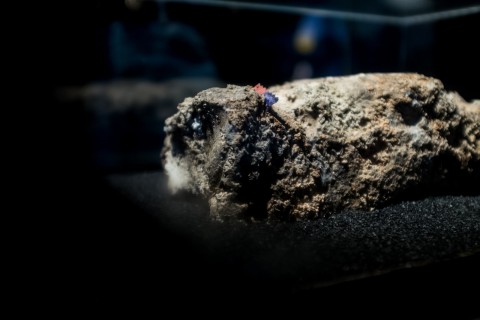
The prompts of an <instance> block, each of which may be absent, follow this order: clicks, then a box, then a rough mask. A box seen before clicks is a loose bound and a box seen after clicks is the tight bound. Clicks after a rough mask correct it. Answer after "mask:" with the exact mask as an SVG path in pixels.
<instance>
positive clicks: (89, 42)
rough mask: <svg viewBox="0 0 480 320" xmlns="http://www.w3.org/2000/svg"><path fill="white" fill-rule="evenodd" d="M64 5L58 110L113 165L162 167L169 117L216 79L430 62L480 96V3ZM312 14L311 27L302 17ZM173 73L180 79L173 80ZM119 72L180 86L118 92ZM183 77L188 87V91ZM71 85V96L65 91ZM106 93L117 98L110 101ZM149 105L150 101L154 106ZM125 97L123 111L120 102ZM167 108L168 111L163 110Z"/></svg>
mask: <svg viewBox="0 0 480 320" xmlns="http://www.w3.org/2000/svg"><path fill="white" fill-rule="evenodd" d="M127 2H128V1H127ZM130 2H132V1H130ZM267 3H274V4H277V3H280V4H284V5H292V6H295V5H297V6H311V7H313V8H315V7H320V8H331V9H335V10H346V11H351V12H364V13H374V14H385V15H391V16H409V15H413V14H420V13H428V12H434V11H438V10H445V9H452V8H459V7H464V6H467V5H473V4H475V1H461V2H458V1H456V2H454V3H453V2H451V1H418V2H412V3H411V4H410V7H409V6H406V5H400V4H401V3H403V2H401V1H395V0H385V1H380V0H377V1H367V2H355V1H346V0H345V1H335V2H329V1H301V2H295V4H293V3H289V2H288V1H283V2H275V1H267ZM399 3H400V4H399ZM407 3H409V2H407ZM52 10H54V12H55V16H54V17H53V21H55V23H53V24H52V27H50V28H51V29H49V30H48V31H47V32H46V37H45V39H46V41H42V43H41V44H40V45H39V46H38V50H40V51H43V52H45V53H46V56H45V58H46V59H45V60H40V61H39V62H38V63H40V64H42V65H43V66H44V67H45V68H46V70H45V73H41V74H47V77H48V79H49V80H50V81H51V85H52V86H53V89H54V95H55V99H56V101H57V103H58V105H57V107H58V109H57V110H56V111H55V112H54V114H53V115H54V116H56V117H59V121H61V122H62V125H65V126H67V127H68V128H70V130H68V131H69V133H71V134H74V135H75V134H77V133H79V134H80V135H79V136H75V138H78V139H80V140H81V141H79V142H78V143H79V144H78V145H77V147H83V148H87V149H86V150H83V151H82V152H79V154H78V155H79V156H80V157H82V156H87V155H88V156H87V159H83V160H84V161H85V163H84V164H86V165H88V166H92V167H93V168H94V169H95V170H97V169H98V170H100V171H102V172H121V171H137V170H155V169H160V168H161V166H160V163H159V161H158V156H157V155H158V152H159V150H160V149H161V144H162V142H163V138H164V136H163V130H162V126H163V125H162V124H163V120H164V118H165V117H166V116H168V114H172V113H174V112H175V106H176V104H177V103H178V102H180V101H182V100H183V99H184V98H185V97H186V96H191V95H194V94H195V93H196V92H198V91H200V90H201V89H206V88H208V87H209V86H215V85H216V86H224V85H226V84H227V83H232V84H238V85H247V84H250V85H255V84H256V83H259V82H260V83H262V84H264V85H265V86H269V85H274V84H281V83H283V82H285V81H290V80H293V79H295V78H299V77H300V78H304V77H321V76H329V75H348V74H355V73H360V72H418V73H423V74H425V75H428V76H432V77H436V78H438V79H440V80H441V81H442V82H443V83H444V85H445V87H446V88H447V89H448V90H452V91H457V92H459V93H460V94H461V95H462V96H463V97H464V98H465V99H466V100H471V99H475V98H478V89H477V83H476V81H472V80H471V77H472V75H475V74H477V73H478V72H480V63H479V61H478V52H477V51H476V50H475V49H474V48H473V46H472V43H473V42H474V41H475V40H474V39H475V32H476V30H478V29H479V24H480V22H479V21H480V15H479V14H478V13H477V14H474V15H469V16H464V17H457V18H454V19H449V20H441V21H437V22H428V23H421V24H416V25H411V26H408V27H401V26H395V25H387V24H382V23H373V22H368V21H365V22H360V21H349V20H342V19H332V18H321V17H320V18H319V17H313V18H312V17H310V18H308V17H306V16H301V15H297V14H285V13H277V12H272V11H258V10H246V9H231V8H224V7H212V6H202V5H191V4H181V3H167V4H159V3H156V2H151V1H144V2H140V4H139V5H138V7H135V6H127V5H125V3H124V1H114V0H103V1H101V0H98V1H85V2H69V3H68V4H61V5H58V6H54V7H52ZM306 20H308V21H306ZM302 25H309V26H310V28H308V27H307V28H303V29H302ZM302 30H304V33H307V34H308V31H310V32H311V33H310V35H311V36H310V39H312V41H314V43H315V47H314V48H313V49H311V50H307V51H304V52H302V51H301V50H299V49H298V48H297V47H296V46H295V39H296V36H297V35H298V34H301V33H302ZM305 30H306V31H305ZM312 30H314V31H313V33H312ZM32 57H33V58H34V57H35V56H32ZM40 57H43V55H42V54H40ZM172 79H176V80H179V82H180V83H179V82H176V83H169V80H172ZM195 79H197V80H195ZM205 79H208V81H205ZM43 81H45V80H43ZM119 81H130V82H129V84H128V85H130V86H131V87H133V89H134V87H135V82H143V83H144V82H148V83H153V84H154V85H158V86H162V88H164V90H165V91H167V92H170V99H169V100H168V101H161V102H158V101H157V102H156V103H155V102H154V101H152V100H148V98H146V100H147V101H143V102H138V103H136V104H135V103H130V104H128V102H125V100H127V99H125V98H124V99H117V101H113V102H112V101H110V100H108V99H109V98H108V96H109V93H107V91H108V90H107V89H106V87H107V88H113V87H114V86H115V84H116V83H118V82H119ZM182 81H183V82H188V83H182ZM195 81H196V82H195ZM194 83H196V86H194V85H192V84H194ZM204 83H205V84H204ZM202 84H204V85H203V86H202ZM100 85H103V86H104V87H102V88H98V86H100ZM92 87H93V88H96V91H95V92H97V95H96V96H94V97H93V98H92V97H91V96H88V92H89V91H88V89H89V88H90V89H91V88H92ZM66 88H67V89H70V90H72V88H74V89H77V91H76V92H77V93H78V94H77V96H75V95H72V94H70V95H68V94H65V91H66V90H65V89H66ZM178 88H184V89H185V90H183V91H181V92H176V91H178ZM133 89H131V88H128V89H127V88H126V87H125V86H124V87H122V88H118V89H115V88H113V89H112V90H113V91H115V90H117V91H120V92H127V91H129V90H130V91H131V92H132V94H131V96H132V97H133V98H132V99H133V100H135V99H136V100H139V99H141V98H139V95H141V94H140V93H138V92H135V90H133ZM176 89H177V90H176ZM112 90H111V91H110V92H113V91H112ZM151 91H155V89H153V88H152V90H151ZM59 92H60V94H59ZM102 92H103V93H102ZM62 93H63V95H62ZM82 94H83V95H82ZM162 94H163V95H165V94H164V93H162ZM59 95H60V96H61V97H65V96H67V97H68V98H67V99H63V100H61V101H58V96H59ZM152 95H153V96H155V92H153V93H152ZM157 96H158V94H157ZM127 97H128V96H127ZM102 99H103V100H102ZM152 99H153V100H154V98H152ZM99 100H100V101H99ZM118 100H120V101H118ZM144 100H145V99H144ZM102 101H103V102H102ZM105 101H107V102H105ZM102 103H103V104H105V103H110V105H111V106H110V107H105V106H103V107H102ZM142 104H143V105H142ZM139 105H140V106H139ZM145 105H148V106H149V107H148V108H143V109H142V108H141V107H142V106H145ZM122 108H123V110H124V112H123V113H119V112H115V110H118V109H122ZM72 110H73V113H72ZM105 110H108V111H105ZM112 110H113V112H112ZM159 110H160V111H159ZM62 112H67V113H68V114H66V117H62V116H60V114H62ZM76 112H78V113H79V114H76ZM155 112H157V113H158V112H163V115H161V116H159V117H158V118H157V119H155V117H152V113H155ZM72 117H73V119H72ZM75 125H78V126H79V127H77V128H75ZM73 128H75V129H73ZM77 147H76V148H77ZM79 150H80V149H79ZM139 154H142V156H138V155H139ZM136 158H138V159H136Z"/></svg>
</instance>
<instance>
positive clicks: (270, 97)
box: [263, 91, 278, 108]
mask: <svg viewBox="0 0 480 320" xmlns="http://www.w3.org/2000/svg"><path fill="white" fill-rule="evenodd" d="M263 96H264V97H265V106H266V107H267V108H269V107H271V106H273V104H274V103H276V102H277V101H278V97H276V96H275V95H274V94H273V93H271V92H269V91H267V92H265V93H264V94H263Z"/></svg>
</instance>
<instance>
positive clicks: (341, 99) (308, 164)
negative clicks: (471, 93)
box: [162, 74, 480, 219]
mask: <svg viewBox="0 0 480 320" xmlns="http://www.w3.org/2000/svg"><path fill="white" fill-rule="evenodd" d="M270 91H271V92H273V93H274V94H275V95H276V96H278V97H279V101H278V103H276V104H275V105H274V106H273V108H272V110H271V112H264V101H263V100H262V99H263V98H262V97H261V96H260V95H259V94H257V93H256V92H254V91H253V90H252V87H249V86H247V87H239V86H232V85H229V86H227V88H212V89H208V90H205V91H202V92H200V93H199V94H197V96H195V97H194V98H187V99H185V101H184V102H183V103H181V104H180V105H179V107H178V109H179V110H178V112H177V113H176V114H175V115H174V116H172V117H170V118H169V119H167V120H166V125H165V131H166V134H167V137H166V140H165V146H164V149H163V151H162V157H163V163H164V167H165V169H166V171H167V173H168V175H169V179H170V180H169V182H170V187H171V189H172V191H174V192H175V191H177V190H188V191H190V192H194V193H200V194H201V195H203V196H205V197H206V198H207V199H208V201H209V205H210V212H211V214H212V215H213V216H214V217H218V218H226V217H228V216H235V217H242V218H254V219H265V218H279V219H294V218H312V219H313V218H318V217H325V216H328V215H330V214H332V213H334V212H338V211H340V210H342V209H346V208H349V209H361V210H372V209H375V208H379V207H382V206H384V205H386V204H388V203H391V202H393V201H398V200H401V199H407V198H412V197H421V196H427V195H431V194H438V193H452V192H466V191H469V192H476V191H478V188H479V187H478V186H477V185H476V184H475V181H477V182H478V181H479V179H480V103H478V101H476V102H474V103H471V104H469V103H466V102H465V101H464V100H463V99H462V98H461V97H460V96H459V95H457V94H456V93H450V92H447V91H445V90H444V88H443V85H442V83H441V82H440V81H439V80H436V79H433V78H428V77H425V76H422V75H418V74H359V75H355V76H349V77H332V78H320V79H314V80H303V81H296V82H292V83H287V84H284V85H282V86H276V87H272V88H270ZM477 184H478V183H477Z"/></svg>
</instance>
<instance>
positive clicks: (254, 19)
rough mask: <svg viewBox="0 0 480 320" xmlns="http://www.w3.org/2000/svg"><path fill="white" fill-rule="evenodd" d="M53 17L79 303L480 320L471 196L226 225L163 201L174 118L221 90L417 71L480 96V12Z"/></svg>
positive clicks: (396, 9) (158, 7)
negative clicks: (192, 100)
mask: <svg viewBox="0 0 480 320" xmlns="http://www.w3.org/2000/svg"><path fill="white" fill-rule="evenodd" d="M58 8H59V9H58V11H57V12H58V14H56V17H55V18H56V22H57V25H58V29H56V30H55V31H54V32H52V34H50V36H51V38H52V40H53V41H52V45H51V49H53V50H51V55H50V59H51V61H52V67H51V68H50V70H49V72H50V75H49V76H50V77H51V79H53V80H52V88H53V97H54V99H53V105H54V106H55V108H54V110H55V112H56V113H57V115H59V116H58V118H57V117H56V118H55V121H56V125H57V126H59V128H61V130H62V131H61V133H59V134H60V135H62V136H67V137H69V138H68V143H66V144H64V143H59V145H58V148H56V150H57V151H56V153H55V154H57V155H61V156H59V157H65V159H66V160H67V162H68V165H66V164H63V165H60V166H61V168H62V174H60V175H61V181H62V182H63V183H65V186H68V187H69V189H68V191H66V190H62V192H63V193H68V196H67V197H64V198H62V199H63V201H64V204H65V207H66V208H69V209H67V212H66V214H69V213H70V214H73V215H74V216H75V217H78V219H80V220H82V221H83V222H84V224H82V228H81V229H82V230H88V232H87V234H84V235H83V236H81V237H80V238H81V239H83V237H85V239H84V240H81V241H78V242H80V243H81V246H82V247H84V248H83V249H81V251H80V252H81V257H82V259H83V261H84V262H86V264H87V268H86V271H85V273H84V274H83V276H84V280H85V282H84V284H83V285H82V286H81V287H82V288H81V289H82V290H85V294H83V295H82V297H81V299H82V300H85V305H88V306H89V307H94V308H105V309H109V310H111V311H112V310H114V311H118V310H123V309H124V308H130V307H131V308H133V309H135V308H143V307H146V308H147V309H149V310H150V308H151V310H154V312H155V313H159V312H160V313H161V312H163V311H165V310H171V309H170V308H172V310H173V307H172V306H173V305H174V304H176V303H180V304H181V305H182V304H183V307H186V308H188V307H189V306H190V305H192V304H196V303H200V304H201V305H203V308H202V309H201V310H203V311H205V309H211V308H212V309H215V310H214V311H215V313H216V309H217V308H218V307H219V305H226V306H228V307H229V308H231V309H230V310H231V312H237V310H240V311H239V312H243V311H245V312H247V313H249V312H253V310H254V307H258V308H260V309H262V310H263V311H268V312H270V313H271V314H275V315H278V314H282V313H283V312H284V311H285V312H291V313H292V314H297V312H299V313H301V312H302V311H304V310H307V311H310V312H316V313H317V315H318V316H320V315H324V314H327V313H328V314H332V313H333V314H334V315H335V314H337V315H340V316H342V315H344V316H352V315H353V316H354V315H356V314H357V311H358V314H363V315H370V316H381V315H384V316H385V318H395V317H396V316H398V315H400V316H401V317H406V318H410V317H411V316H412V315H416V314H418V315H420V316H421V317H425V318H428V317H429V315H433V316H434V317H439V316H443V315H444V314H448V315H451V317H449V318H452V319H453V318H455V319H473V318H475V317H478V316H480V313H479V309H478V302H477V301H476V300H478V295H477V294H476V293H475V292H476V291H478V286H479V285H480V280H479V276H478V270H479V269H478V267H480V262H479V261H480V258H479V254H478V252H479V250H480V247H479V243H480V238H479V236H478V233H477V231H478V230H480V218H479V212H480V198H479V195H478V194H476V193H473V194H468V195H458V194H457V195H455V196H453V195H450V194H446V195H445V194H444V195H441V196H440V197H439V198H428V199H421V200H419V199H417V200H418V202H408V201H407V202H404V203H396V204H394V205H393V206H392V207H388V208H384V209H382V210H383V211H382V210H380V211H375V212H374V213H356V214H352V213H346V214H344V215H340V216H338V217H333V218H332V219H327V220H319V221H318V220H317V221H307V222H305V221H304V222H298V223H293V224H290V225H289V224H288V223H287V224H285V223H280V224H270V223H260V224H258V223H253V224H248V223H247V224H245V223H243V222H242V223H240V222H239V223H236V222H235V223H218V222H212V221H210V220H209V217H208V205H207V204H206V203H205V201H203V200H202V199H199V198H198V197H196V196H195V195H190V194H180V195H178V194H177V195H171V194H170V193H169V192H168V190H167V187H166V177H165V175H164V172H163V169H164V168H163V167H162V162H161V159H160V153H161V150H162V147H163V144H164V139H165V132H164V124H165V119H167V118H168V117H170V116H171V115H173V114H174V113H175V112H177V106H178V104H179V103H181V102H182V101H183V100H184V99H185V98H187V97H193V96H195V95H196V94H197V93H199V92H200V91H202V90H205V89H208V88H212V87H226V86H227V85H228V84H235V85H240V86H246V85H252V86H253V85H255V84H257V83H261V84H263V85H264V86H266V87H269V86H273V85H279V84H283V83H286V82H289V81H294V80H298V79H314V78H320V77H327V76H345V75H354V74H359V73H392V72H412V73H419V74H424V75H426V76H430V77H434V78H437V79H439V80H440V81H442V83H443V85H444V87H445V88H446V89H447V90H449V91H455V92H458V93H459V94H460V95H461V96H462V97H463V98H464V99H465V100H466V101H472V100H474V99H480V91H479V87H478V82H477V81H474V80H472V79H475V77H476V75H477V74H478V73H479V72H480V61H479V54H478V50H477V49H476V43H477V42H478V39H477V38H478V35H477V33H478V30H480V5H479V3H478V1H471V0H462V1H455V2H453V1H430V0H418V1H413V0H409V1H401V0H374V1H353V0H341V1H326V0H324V1H313V0H312V1H295V2H294V1H273V0H272V1H267V0H265V1H228V0H224V1H220V0H218V1H215V0H212V1H208V0H205V1H203V0H199V1H181V0H178V1H161V0H125V1H123V0H118V1H117V0H98V1H91V2H79V3H68V4H61V5H60V7H58ZM58 159H59V158H58V157H57V160H56V161H58V162H59V161H60V160H58ZM64 174H65V176H64ZM62 186H63V184H62ZM62 188H63V187H60V188H59V189H62ZM63 193H62V194H63ZM72 207H74V208H72ZM84 228H85V229H84ZM83 276H82V277H83ZM82 279H83V278H82ZM85 284H87V285H86V286H85ZM165 297H166V298H165ZM428 298H432V299H433V300H430V299H428ZM427 300H428V301H427ZM381 304H383V305H386V306H388V307H389V308H390V309H388V310H386V311H380V310H381V309H380V307H381V306H380V305H381ZM352 306H353V307H352ZM351 307H352V308H354V309H349V308H351ZM242 310H243V311H242ZM416 310H418V313H417V311H416ZM175 311H176V312H177V311H178V309H175ZM178 312H181V311H178Z"/></svg>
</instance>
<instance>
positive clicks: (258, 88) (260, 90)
mask: <svg viewBox="0 0 480 320" xmlns="http://www.w3.org/2000/svg"><path fill="white" fill-rule="evenodd" d="M253 90H255V91H256V92H257V93H258V94H264V93H265V92H267V88H265V87H264V86H262V85H261V84H260V83H257V85H256V86H255V87H253Z"/></svg>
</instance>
